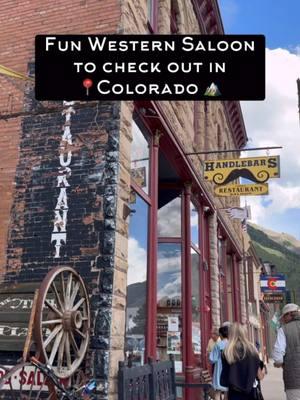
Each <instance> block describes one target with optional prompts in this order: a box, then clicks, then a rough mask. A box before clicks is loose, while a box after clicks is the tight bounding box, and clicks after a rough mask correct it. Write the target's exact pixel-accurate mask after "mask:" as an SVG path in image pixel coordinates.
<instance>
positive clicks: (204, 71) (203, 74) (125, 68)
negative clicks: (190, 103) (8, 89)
mask: <svg viewBox="0 0 300 400" xmlns="http://www.w3.org/2000/svg"><path fill="white" fill-rule="evenodd" d="M35 60H36V66H35V74H36V87H35V89H36V98H37V99H38V100H264V98H265V37H264V36H263V35H55V34H51V35H50V34H49V35H38V36H36V55H35Z"/></svg>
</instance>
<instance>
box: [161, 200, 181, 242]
mask: <svg viewBox="0 0 300 400" xmlns="http://www.w3.org/2000/svg"><path fill="white" fill-rule="evenodd" d="M160 196H161V195H160ZM161 197H162V196H161ZM158 236H160V237H180V236H181V198H180V197H175V198H174V199H172V200H171V201H169V202H167V203H166V204H164V205H163V206H161V207H160V209H159V210H158Z"/></svg>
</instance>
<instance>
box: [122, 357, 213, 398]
mask: <svg viewBox="0 0 300 400" xmlns="http://www.w3.org/2000/svg"><path fill="white" fill-rule="evenodd" d="M178 387H181V388H194V389H196V388H199V389H201V390H202V391H203V398H204V400H208V399H209V394H208V393H209V391H210V390H211V384H209V383H203V382H199V383H185V382H179V381H176V374H175V365H174V361H173V360H170V361H159V362H153V361H152V360H151V359H149V361H148V364H145V365H143V366H138V367H128V366H127V365H126V364H125V363H124V362H119V373H118V400H176V392H177V390H176V388H178Z"/></svg>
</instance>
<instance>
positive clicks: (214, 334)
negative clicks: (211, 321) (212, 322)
mask: <svg viewBox="0 0 300 400" xmlns="http://www.w3.org/2000/svg"><path fill="white" fill-rule="evenodd" d="M218 340H220V338H219V331H218V329H213V330H212V331H211V334H210V339H209V341H208V344H207V349H206V352H207V356H208V357H209V354H210V352H211V351H212V350H213V348H214V346H215V344H216V343H217V342H218Z"/></svg>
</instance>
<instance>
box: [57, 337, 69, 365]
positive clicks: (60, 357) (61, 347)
mask: <svg viewBox="0 0 300 400" xmlns="http://www.w3.org/2000/svg"><path fill="white" fill-rule="evenodd" d="M67 335H68V334H67V333H65V332H64V334H63V337H62V340H61V342H60V345H59V350H58V360H57V367H58V370H60V369H61V368H62V364H63V360H64V349H65V341H66V336H67Z"/></svg>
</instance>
